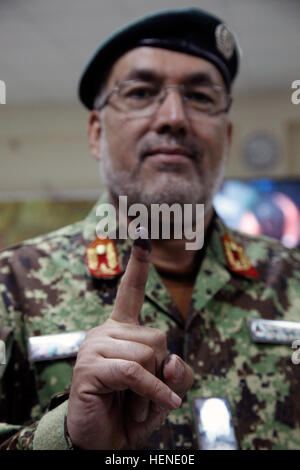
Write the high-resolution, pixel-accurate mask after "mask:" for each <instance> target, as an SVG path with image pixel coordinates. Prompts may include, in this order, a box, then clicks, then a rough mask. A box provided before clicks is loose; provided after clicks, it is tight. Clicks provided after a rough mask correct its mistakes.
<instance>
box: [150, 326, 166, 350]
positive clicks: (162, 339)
mask: <svg viewBox="0 0 300 470" xmlns="http://www.w3.org/2000/svg"><path fill="white" fill-rule="evenodd" d="M153 343H154V345H155V346H157V347H160V348H161V347H166V346H167V339H166V335H165V333H163V332H162V331H161V330H158V329H153Z"/></svg>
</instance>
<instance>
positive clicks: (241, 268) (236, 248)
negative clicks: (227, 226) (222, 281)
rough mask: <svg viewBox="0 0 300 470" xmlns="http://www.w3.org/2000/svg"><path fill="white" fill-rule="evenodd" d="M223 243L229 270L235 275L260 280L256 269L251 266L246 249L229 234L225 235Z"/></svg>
mask: <svg viewBox="0 0 300 470" xmlns="http://www.w3.org/2000/svg"><path fill="white" fill-rule="evenodd" d="M222 241H223V246H224V251H225V257H226V261H227V265H228V267H229V269H230V270H231V271H233V272H235V273H238V274H242V275H244V276H248V277H254V278H257V279H259V277H260V276H259V274H258V272H257V271H256V269H255V267H254V266H252V265H251V263H250V260H249V258H248V257H247V255H246V253H245V251H244V248H243V247H242V246H241V245H239V244H238V243H236V241H234V240H233V239H232V238H231V237H230V236H229V235H228V234H226V235H223V237H222Z"/></svg>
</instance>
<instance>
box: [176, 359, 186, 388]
mask: <svg viewBox="0 0 300 470" xmlns="http://www.w3.org/2000/svg"><path fill="white" fill-rule="evenodd" d="M183 378H184V366H183V364H182V362H181V361H180V359H178V358H176V364H175V380H174V382H176V383H179V382H182V380H183Z"/></svg>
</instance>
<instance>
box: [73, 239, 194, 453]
mask: <svg viewBox="0 0 300 470" xmlns="http://www.w3.org/2000/svg"><path fill="white" fill-rule="evenodd" d="M145 243H146V244H147V241H144V243H141V240H139V241H138V242H137V243H135V244H134V246H133V248H132V252H131V256H130V260H129V262H128V265H127V268H126V271H125V274H124V276H123V278H122V281H121V284H120V287H119V289H118V293H117V297H116V301H115V305H114V309H113V312H112V314H111V316H110V318H109V319H108V320H107V321H106V322H105V323H103V324H102V325H101V326H98V327H96V328H93V329H92V330H90V331H89V332H88V333H87V335H86V337H85V340H84V342H83V343H82V345H81V347H80V349H79V352H78V356H77V361H76V364H75V367H74V373H73V379H72V385H71V392H70V399H69V406H68V415H67V428H68V432H69V435H70V438H71V440H72V442H73V444H75V445H76V446H78V447H80V448H82V449H98V450H100V449H135V448H137V447H140V446H141V445H142V444H143V442H144V441H145V440H146V439H147V438H148V437H149V436H150V435H151V434H152V433H153V431H154V430H155V429H156V428H157V427H159V426H160V425H161V424H162V423H163V422H164V420H165V419H166V417H167V415H168V414H169V413H170V411H171V410H173V409H176V408H178V407H179V406H180V405H181V398H180V397H183V396H184V395H185V393H186V392H187V390H188V389H189V388H190V387H191V385H192V383H193V374H192V371H191V369H190V367H189V366H188V365H187V364H185V363H184V361H183V360H182V359H180V358H179V357H178V356H176V355H172V356H168V352H167V345H166V337H165V334H164V333H162V332H161V331H160V330H157V329H154V328H149V327H146V326H141V325H139V324H138V316H139V313H140V309H141V307H142V304H143V301H144V296H145V286H146V282H147V278H148V272H149V258H150V249H145V246H144V247H143V245H145ZM148 243H149V245H150V242H148ZM178 395H179V396H180V397H179V396H178Z"/></svg>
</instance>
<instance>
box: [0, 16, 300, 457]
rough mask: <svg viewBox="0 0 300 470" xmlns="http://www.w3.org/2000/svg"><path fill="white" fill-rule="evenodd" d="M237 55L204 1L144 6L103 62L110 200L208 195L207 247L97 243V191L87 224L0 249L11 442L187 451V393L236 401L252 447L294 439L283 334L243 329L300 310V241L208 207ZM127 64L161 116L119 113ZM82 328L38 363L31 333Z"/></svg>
mask: <svg viewBox="0 0 300 470" xmlns="http://www.w3.org/2000/svg"><path fill="white" fill-rule="evenodd" d="M166 26H168V28H166ZM172 28H173V29H172ZM165 31H167V33H166V32H165ZM150 33H151V34H150ZM149 38H150V39H149ZM145 40H146V42H145ZM116 50H118V52H117V54H116ZM108 58H109V59H110V62H109V60H108ZM103 61H104V62H103ZM101 63H105V64H106V72H107V68H108V65H109V71H110V73H109V75H108V76H107V75H105V74H104V75H103V76H101V75H100V73H99V70H102V73H103V67H102V69H101V67H100V66H99V64H101ZM136 64H138V65H139V66H140V67H141V68H142V69H143V74H141V73H140V74H139V76H138V77H137V76H136V75H135V76H133V73H132V72H133V70H135V67H136ZM237 64H238V54H237V48H236V45H235V41H234V39H233V36H232V35H230V33H229V31H228V30H227V29H226V27H225V26H224V25H222V23H221V22H220V21H219V20H217V19H215V18H214V17H212V16H210V15H208V14H206V13H204V12H202V11H200V10H182V11H179V12H178V11H177V12H166V13H163V14H158V15H156V16H151V17H148V18H147V19H143V20H141V21H139V22H137V23H135V24H134V25H131V26H129V27H127V28H125V29H124V30H123V31H121V32H119V33H118V34H117V35H115V36H113V37H112V38H110V39H109V40H108V41H107V42H106V43H105V44H104V46H102V47H101V48H100V50H99V51H98V53H97V54H96V56H95V57H94V58H93V60H92V62H91V63H90V65H89V67H88V69H87V71H86V72H85V74H84V76H83V79H82V81H81V91H80V96H81V99H82V101H83V103H84V104H85V105H86V106H87V107H88V108H90V109H92V108H93V106H94V102H95V98H97V94H98V92H99V86H100V84H101V83H103V82H104V81H105V92H106V93H105V96H107V93H109V92H110V91H111V90H113V89H114V88H113V86H114V85H115V86H116V87H117V89H118V91H116V92H113V93H112V94H111V95H110V96H111V98H108V99H107V100H106V101H104V102H103V100H102V102H101V99H100V104H101V103H102V105H103V107H104V105H105V108H104V111H101V112H99V110H98V109H99V101H98V98H97V99H96V103H97V106H96V108H97V109H96V110H94V111H92V113H91V118H90V125H89V142H90V146H91V150H92V153H93V154H94V156H95V157H96V158H100V159H101V160H102V170H103V172H104V174H105V176H106V181H107V187H108V195H105V196H103V198H102V199H101V200H100V203H101V202H105V201H108V200H109V201H111V202H114V203H115V201H116V199H115V198H116V196H118V195H120V194H127V195H128V197H129V201H130V202H141V201H143V202H144V204H146V205H147V203H148V204H150V203H151V202H159V201H160V202H168V203H169V204H171V203H173V202H180V203H181V204H183V203H186V202H189V201H190V202H192V203H194V204H195V203H204V204H205V206H206V211H205V244H204V247H203V248H202V249H201V250H194V251H193V250H192V251H189V252H187V251H185V249H184V243H183V242H184V241H185V240H168V241H166V240H153V241H152V253H151V263H149V260H150V246H149V242H147V240H139V241H137V242H135V243H134V245H133V243H132V241H131V240H130V239H129V238H128V239H125V240H123V239H120V240H118V239H117V240H116V241H113V240H110V239H108V240H107V241H106V242H102V241H101V242H99V241H97V239H96V234H95V227H96V225H97V222H98V221H99V217H97V215H96V207H97V206H98V205H99V202H98V204H97V206H96V207H95V208H94V209H93V210H92V211H91V213H90V215H89V216H88V217H87V219H86V220H85V221H83V222H80V223H78V224H74V225H72V226H69V227H66V228H63V229H61V230H58V231H56V232H53V233H51V234H48V235H46V236H42V237H39V238H36V239H34V240H29V241H27V242H24V243H22V244H20V245H18V246H15V247H13V248H11V249H8V250H6V251H4V252H3V253H1V254H0V282H1V283H0V293H1V296H0V335H1V339H2V340H4V341H5V343H6V365H1V366H0V367H1V369H0V371H1V388H0V393H1V400H0V419H1V421H2V423H1V424H0V432H1V441H2V446H1V448H2V449H71V448H76V447H77V448H83V449H101V448H102V449H103V448H104V449H109V448H111V449H120V448H121V449H122V448H139V447H144V448H154V449H159V448H164V449H180V448H183V449H188V448H193V449H195V448H197V446H198V444H197V438H196V432H195V429H196V427H195V425H194V423H193V399H194V398H195V397H202V398H210V397H227V399H228V401H229V404H230V407H231V412H232V416H233V426H234V429H235V433H236V437H237V441H238V443H239V446H240V448H242V449H296V448H299V449H300V405H299V403H298V400H297V397H298V395H299V383H300V381H299V379H300V368H299V365H297V364H296V363H295V364H294V363H293V362H292V361H291V356H292V352H293V350H292V349H291V342H290V343H288V342H286V338H283V339H282V338H281V341H280V340H279V341H278V334H277V336H276V335H275V336H276V338H275V339H276V341H277V342H276V343H275V342H274V341H273V340H274V331H273V333H272V332H271V333H272V334H273V336H272V334H271V336H270V335H269V336H268V335H267V334H265V333H264V330H263V328H262V325H261V324H260V323H258V324H257V326H256V333H257V337H260V340H262V341H263V342H256V341H255V340H253V339H252V337H251V335H250V330H249V325H248V320H249V319H260V318H263V319H267V320H275V319H276V320H280V321H282V320H289V321H293V322H298V321H299V308H300V302H299V300H298V295H297V294H298V292H297V291H298V290H299V287H300V282H299V281H300V274H299V273H300V270H299V267H300V256H299V253H298V252H297V251H296V250H294V251H293V250H287V249H285V248H283V247H282V246H281V245H280V244H279V243H277V242H275V241H272V240H271V239H268V238H263V237H260V238H254V237H250V236H246V235H243V234H241V233H238V232H235V231H232V230H229V229H228V228H226V227H225V226H224V224H223V223H222V222H221V220H220V219H219V218H218V217H217V216H216V215H215V214H214V212H213V208H212V206H211V200H212V197H213V193H214V192H215V191H216V189H217V186H218V185H219V183H220V180H221V178H220V176H221V175H222V173H223V171H222V170H223V168H224V163H225V162H226V160H227V150H228V147H229V143H230V135H231V124H230V121H229V118H228V107H227V108H226V109H225V108H223V107H222V106H219V105H220V103H221V102H222V103H224V101H222V100H223V99H224V95H223V94H222V93H224V92H225V89H226V90H227V93H226V96H228V94H229V91H230V86H231V83H232V81H233V79H234V76H235V74H236V72H237ZM96 72H98V74H99V75H98V76H97V80H95V75H96ZM135 74H136V71H135ZM128 77H129V78H130V80H132V79H134V80H135V82H136V81H137V78H138V80H139V82H140V81H142V82H143V86H144V88H143V89H142V92H143V93H144V92H145V90H146V92H147V93H148V92H149V87H150V86H151V89H150V91H151V93H152V94H153V95H154V92H153V90H156V88H155V87H157V84H155V87H154V85H153V81H155V82H157V81H160V82H163V85H164V88H165V90H164V91H163V92H161V90H160V92H159V93H160V94H159V99H158V100H157V104H156V108H155V113H153V114H152V115H151V118H150V116H146V115H140V116H139V119H137V118H136V116H135V117H134V113H133V114H130V112H129V114H128V111H129V110H128V109H127V110H125V108H124V107H123V109H122V106H121V109H120V103H121V102H122V99H123V102H125V101H126V99H127V96H128V95H126V99H125V101H124V95H122V93H123V92H121V91H120V82H121V84H122V83H123V82H124V79H125V81H126V80H128V79H129V78H128ZM203 77H205V83H203ZM207 80H210V84H209V91H208V92H207V83H206V82H207ZM182 84H184V86H185V88H184V90H183V87H182V86H181V85H182ZM213 84H217V87H215V88H214V86H213ZM122 86H123V85H122ZM126 86H127V85H126ZM130 86H131V84H130ZM160 86H161V85H160ZM153 87H154V88H153ZM166 88H169V90H166ZM175 88H176V89H175ZM212 88H213V90H214V91H211V89H212ZM216 90H218V91H216ZM140 91H141V88H139V92H140ZM179 91H180V92H181V97H182V100H181V99H180V95H179V93H178V92H179ZM128 93H129V92H128ZM161 93H163V94H162V95H161ZM210 93H216V94H213V95H211V94H210ZM196 95H197V96H196ZM199 95H200V97H199ZM203 95H204V96H203ZM113 96H114V98H113ZM102 97H103V96H102V93H101V94H100V98H102ZM144 98H145V97H144V94H140V93H139V96H138V100H141V99H144ZM116 99H119V100H121V101H116ZM131 99H132V98H131V97H130V98H129V100H131ZM134 99H136V97H135V98H134ZM218 99H219V100H221V102H217V101H214V100H218ZM195 100H197V103H196V104H195ZM199 100H200V102H201V104H199ZM212 103H214V104H213V105H212ZM124 106H125V105H124ZM100 107H101V106H100ZM118 108H119V109H118ZM212 110H213V111H215V112H212ZM116 111H117V112H116ZM135 111H136V110H135ZM103 135H104V136H105V138H104V137H103ZM125 136H126V137H125ZM143 139H144V140H143ZM99 142H100V144H99ZM142 144H144V145H142ZM136 148H137V149H138V151H136ZM121 157H122V158H121ZM134 158H136V160H135V161H133V159H134ZM130 159H131V160H130ZM137 161H138V165H139V166H137V163H136V162H137ZM103 162H104V163H103ZM112 168H113V171H111V169H112ZM120 175H121V177H120V178H119V179H118V176H120ZM150 176H151V177H150ZM126 178H127V179H126ZM130 178H132V180H130ZM124 181H125V183H124ZM132 182H134V184H131V183H132ZM148 182H149V184H148ZM140 183H141V184H140ZM124 184H125V188H126V190H125V191H124V187H122V185H123V186H124ZM120 188H121V189H120ZM147 198H148V199H147ZM141 231H142V230H141ZM95 239H96V242H95ZM115 250H116V251H115ZM108 253H110V255H109V256H108ZM130 253H131V255H130ZM95 260H96V261H95ZM95 263H96V264H95ZM124 272H125V275H124V276H121V275H122V274H123V273H124ZM121 279H122V283H120V281H121ZM144 295H145V298H144ZM265 328H266V327H265ZM75 331H89V333H88V334H87V336H86V338H85V340H84V341H83V343H82V345H81V347H80V349H79V353H78V356H77V359H76V358H74V357H69V358H64V357H63V353H62V352H60V351H56V356H55V357H56V358H55V359H52V360H51V359H50V360H49V357H47V359H48V360H41V361H34V357H33V360H32V361H31V362H29V360H28V355H29V349H28V339H29V338H32V337H43V336H45V335H49V334H56V335H59V334H63V333H65V332H75ZM279 331H280V326H279ZM294 332H295V331H294V330H293V329H292V330H291V336H290V337H291V338H292V337H293V338H294V337H296V336H295V335H294ZM293 335H294V336H293ZM272 338H273V340H272ZM284 343H285V344H284ZM46 355H48V356H49V354H47V353H46ZM294 362H297V361H294ZM75 363H76V365H75ZM74 366H75V367H74ZM70 385H71V389H70ZM181 398H182V403H181ZM49 403H50V404H49ZM172 410H173V411H172ZM166 418H167V419H166ZM165 419H166V421H165V422H164V420H165Z"/></svg>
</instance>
